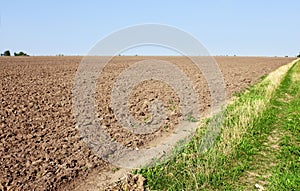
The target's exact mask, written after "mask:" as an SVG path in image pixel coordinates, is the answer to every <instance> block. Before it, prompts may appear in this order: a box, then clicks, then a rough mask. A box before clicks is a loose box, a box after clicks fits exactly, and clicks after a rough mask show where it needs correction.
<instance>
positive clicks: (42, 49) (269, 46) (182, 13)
mask: <svg viewBox="0 0 300 191" xmlns="http://www.w3.org/2000/svg"><path fill="white" fill-rule="evenodd" d="M0 15H1V23H0V51H1V52H4V51H5V50H7V49H8V50H10V51H11V52H17V51H24V52H26V53H28V54H30V55H56V54H64V55H85V54H87V52H88V51H89V50H90V48H91V47H92V46H93V45H95V43H96V42H98V41H99V40H101V39H102V38H104V37H106V36H108V35H109V34H111V33H112V32H114V31H117V30H119V29H122V28H125V27H127V26H132V25H137V24H143V23H159V24H167V25H171V26H174V27H178V28H179V29H181V30H184V31H186V32H188V33H190V34H192V35H193V36H194V37H196V38H197V39H198V40H199V41H200V42H201V43H202V44H203V45H204V46H205V47H206V48H207V49H208V50H209V52H210V53H211V54H212V55H234V54H236V55H245V56H254V55H257V56H285V55H288V56H295V55H297V54H298V53H299V51H300V24H299V23H300V1H298V0H286V1H282V0H273V1H261V0H251V1H250V0H248V1H237V0H235V1H234V0H213V1H201V0H199V1H196V0H195V1H176V0H160V1H159V0H151V1H149V0H148V1H146V0H144V1H143V0H139V1H138V0H127V1H121V0H119V1H117V0H110V1H108V0H107V1H96V0H95V1H92V0H90V1H89V0H86V1H83V0H78V1H66V0H60V1H59V0H45V1H38V0H26V1H21V0H19V1H17V0H10V1H7V0H1V4H0ZM161 49H162V48H157V47H152V48H144V49H143V48H135V49H132V50H131V51H128V52H127V54H139V55H140V54H154V55H155V54H172V52H170V51H168V50H161ZM125 54H126V53H125Z"/></svg>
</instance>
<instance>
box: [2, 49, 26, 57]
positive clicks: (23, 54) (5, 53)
mask: <svg viewBox="0 0 300 191" xmlns="http://www.w3.org/2000/svg"><path fill="white" fill-rule="evenodd" d="M1 56H11V54H10V51H9V50H6V51H4V52H3V54H1ZM14 56H29V55H28V54H26V53H24V52H22V51H21V52H19V53H17V52H15V53H14Z"/></svg>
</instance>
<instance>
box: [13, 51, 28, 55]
mask: <svg viewBox="0 0 300 191" xmlns="http://www.w3.org/2000/svg"><path fill="white" fill-rule="evenodd" d="M14 55H15V56H29V55H28V54H26V53H24V52H19V53H16V52H15V53H14Z"/></svg>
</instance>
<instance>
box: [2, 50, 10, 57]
mask: <svg viewBox="0 0 300 191" xmlns="http://www.w3.org/2000/svg"><path fill="white" fill-rule="evenodd" d="M1 56H10V51H9V50H6V51H5V52H4V53H3V54H1Z"/></svg>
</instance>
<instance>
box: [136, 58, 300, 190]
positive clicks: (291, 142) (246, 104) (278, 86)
mask: <svg viewBox="0 0 300 191" xmlns="http://www.w3.org/2000/svg"><path fill="white" fill-rule="evenodd" d="M298 63H299V62H298ZM296 66H299V64H297V65H296ZM291 68H292V69H291ZM298 72H299V71H298V70H297V67H295V62H292V63H290V64H287V65H285V66H282V67H281V68H279V69H277V70H276V71H274V72H272V73H271V74H269V75H268V76H267V77H266V78H264V79H263V80H262V81H261V82H259V83H258V84H256V85H254V86H252V87H250V88H249V89H248V90H246V91H245V92H244V94H242V95H240V96H239V97H238V98H237V99H236V100H235V101H234V102H233V103H232V104H230V105H229V106H227V108H226V109H225V111H224V118H223V122H222V123H221V127H220V129H221V132H220V134H219V136H218V137H217V141H216V142H215V144H214V145H213V147H211V148H210V149H209V150H208V151H206V152H205V153H203V152H200V146H201V143H202V139H203V137H204V136H205V129H206V128H207V125H208V123H203V124H202V125H201V126H200V127H199V129H198V131H197V132H196V134H195V135H194V137H193V139H192V140H191V141H190V142H189V143H188V144H187V145H185V148H184V149H183V150H182V151H181V152H180V153H177V154H176V155H175V157H174V158H173V159H171V160H170V161H168V162H167V163H164V164H161V165H159V164H158V165H156V166H154V167H152V168H143V169H140V170H138V171H136V173H139V174H142V175H143V177H145V178H146V180H147V187H148V188H150V190H243V189H246V188H247V187H248V185H247V184H249V182H248V183H247V182H245V181H242V180H241V177H244V176H245V173H246V172H249V171H253V170H255V169H256V168H259V167H258V166H256V165H254V163H253V162H254V161H255V160H256V159H257V156H259V155H260V154H261V152H263V151H264V149H265V146H264V143H266V140H268V137H269V135H270V133H271V132H272V131H273V130H274V128H278V124H279V122H280V121H282V120H277V118H278V116H277V114H278V113H281V114H282V118H283V119H285V118H286V117H287V116H285V113H286V110H288V111H290V110H291V112H292V113H293V115H296V118H295V116H290V115H289V117H290V118H289V119H290V121H291V123H294V121H297V120H296V119H297V116H298V115H299V99H298V101H297V96H296V97H294V96H292V97H293V98H291V99H292V100H291V102H292V103H294V104H293V106H291V107H294V109H295V111H292V109H291V108H290V109H288V108H285V107H283V106H281V105H279V106H278V105H277V106H276V105H274V103H276V100H278V99H277V97H278V96H279V95H281V94H282V93H281V92H285V91H287V90H286V89H285V86H283V84H287V85H289V87H286V88H291V91H293V92H294V93H296V94H297V92H299V91H296V86H297V83H298V81H297V80H296V81H295V80H294V81H293V83H290V82H286V81H287V80H288V79H289V78H291V75H294V76H297V74H293V73H298ZM293 84H294V85H293ZM298 86H299V83H298ZM298 98H299V97H298ZM284 101H286V100H283V102H284ZM293 101H294V102H293ZM279 102H280V101H279ZM286 105H290V104H286ZM277 109H278V110H277ZM298 120H299V116H298ZM282 123H283V124H285V122H282ZM275 124H276V125H275ZM294 126H295V125H291V126H289V127H293V128H294ZM298 126H299V125H298ZM285 128H286V127H285ZM293 132H294V133H291V135H293V136H288V137H286V136H284V137H285V138H283V141H282V143H280V147H281V148H280V152H278V156H277V155H276V157H275V158H276V160H277V159H278V160H279V161H280V162H279V163H277V164H276V166H275V167H274V170H275V171H276V170H277V171H279V172H282V173H287V172H288V173H287V174H284V175H285V177H287V178H288V180H289V181H288V182H289V183H288V185H290V188H294V187H295V186H296V185H295V184H296V183H298V179H297V176H295V175H296V174H295V173H298V170H299V166H297V165H299V162H298V161H297V160H300V159H299V155H297V151H296V150H297V149H298V152H299V147H298V146H299V145H298V146H297V145H295V144H296V143H297V141H298V143H299V129H298V130H297V128H296V129H295V128H294V129H293ZM297 132H298V135H297ZM292 153H296V155H295V156H294V155H293V154H292ZM286 155H288V157H285V156H286ZM289 157H292V158H289ZM297 157H298V158H297ZM281 159H282V160H283V159H288V160H289V161H290V160H291V161H294V162H292V163H287V160H286V161H281ZM280 165H281V166H280ZM282 165H283V166H282ZM282 168H287V169H290V170H291V169H292V168H294V169H295V170H291V171H284V170H282ZM277 171H276V173H273V172H272V174H271V175H270V176H268V178H269V182H270V183H269V184H268V185H272V186H273V187H272V188H274V189H275V188H278V186H279V185H282V182H284V181H285V180H284V179H282V177H283V174H280V173H279V172H277ZM298 174H299V173H298ZM277 175H278V176H277ZM286 181H287V180H286ZM286 181H285V182H286ZM245 184H246V185H245ZM276 185H277V186H276ZM298 185H299V184H298ZM252 188H253V185H252Z"/></svg>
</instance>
